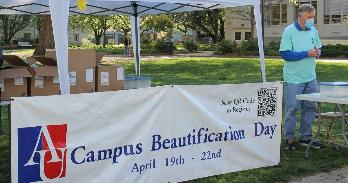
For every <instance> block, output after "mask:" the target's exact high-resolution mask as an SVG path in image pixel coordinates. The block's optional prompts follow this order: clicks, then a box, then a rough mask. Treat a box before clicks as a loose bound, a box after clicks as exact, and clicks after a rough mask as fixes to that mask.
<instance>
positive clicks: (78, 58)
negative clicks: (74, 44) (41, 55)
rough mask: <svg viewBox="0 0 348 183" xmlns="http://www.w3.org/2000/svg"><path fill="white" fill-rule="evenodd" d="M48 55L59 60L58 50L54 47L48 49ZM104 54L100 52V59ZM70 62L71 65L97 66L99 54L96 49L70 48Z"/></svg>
mask: <svg viewBox="0 0 348 183" xmlns="http://www.w3.org/2000/svg"><path fill="white" fill-rule="evenodd" d="M45 56H46V57H50V58H53V59H54V60H57V57H56V51H55V50H52V49H48V50H46V54H45ZM102 58H103V56H101V55H99V54H98V59H100V60H101V59H102ZM68 62H69V68H70V67H81V66H83V67H85V66H88V67H96V66H97V62H98V61H97V54H96V52H95V50H94V49H69V50H68Z"/></svg>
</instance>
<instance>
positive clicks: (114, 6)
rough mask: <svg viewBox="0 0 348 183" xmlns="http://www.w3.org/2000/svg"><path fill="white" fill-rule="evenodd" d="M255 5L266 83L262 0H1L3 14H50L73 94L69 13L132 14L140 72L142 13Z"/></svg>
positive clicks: (66, 87) (65, 88) (66, 88)
mask: <svg viewBox="0 0 348 183" xmlns="http://www.w3.org/2000/svg"><path fill="white" fill-rule="evenodd" d="M245 5H253V6H254V14H255V20H256V29H257V37H258V45H259V53H260V65H261V73H262V80H263V82H266V69H265V61H264V50H263V38H262V25H261V11H260V9H261V8H260V1H259V0H137V1H130V0H87V9H86V10H85V11H80V10H79V9H78V8H77V6H76V0H0V14H29V15H43V14H51V19H52V26H53V34H54V41H55V47H56V54H57V62H58V74H59V81H60V89H61V94H62V95H64V94H69V93H70V83H69V73H68V17H69V13H70V14H86V15H116V14H118V15H129V16H130V17H131V24H132V25H131V28H132V41H133V43H134V46H133V49H134V57H135V63H136V64H135V66H136V73H137V75H140V59H141V58H140V19H139V17H140V16H143V15H151V14H161V13H177V12H188V11H200V10H209V9H217V8H228V7H235V6H245Z"/></svg>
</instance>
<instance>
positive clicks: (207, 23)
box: [173, 9, 225, 43]
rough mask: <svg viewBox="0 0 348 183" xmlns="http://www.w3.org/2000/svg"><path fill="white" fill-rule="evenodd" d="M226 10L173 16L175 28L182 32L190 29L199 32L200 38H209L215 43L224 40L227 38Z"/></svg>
mask: <svg viewBox="0 0 348 183" xmlns="http://www.w3.org/2000/svg"><path fill="white" fill-rule="evenodd" d="M224 17H225V13H224V10H221V9H214V10H205V11H195V12H188V13H177V14H173V19H174V22H175V27H176V28H177V29H179V30H181V31H182V32H187V31H188V30H189V29H191V30H194V31H197V33H198V36H199V37H202V36H209V37H211V38H212V39H213V42H214V43H217V42H219V41H220V40H223V39H224V36H225V28H224V27H225V18H224Z"/></svg>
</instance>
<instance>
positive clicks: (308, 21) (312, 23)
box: [306, 18, 314, 28]
mask: <svg viewBox="0 0 348 183" xmlns="http://www.w3.org/2000/svg"><path fill="white" fill-rule="evenodd" d="M313 26H314V18H312V19H307V20H306V27H307V28H311V27H313Z"/></svg>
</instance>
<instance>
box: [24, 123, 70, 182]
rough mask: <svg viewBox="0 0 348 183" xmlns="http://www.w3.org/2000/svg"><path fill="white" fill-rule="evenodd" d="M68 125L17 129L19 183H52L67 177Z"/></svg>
mask: <svg viewBox="0 0 348 183" xmlns="http://www.w3.org/2000/svg"><path fill="white" fill-rule="evenodd" d="M66 134H67V125H66V124H63V125H48V126H37V127H28V128H19V129H18V182H20V183H27V182H37V181H43V182H49V181H52V180H56V179H60V178H63V177H65V175H66V151H67V146H66Z"/></svg>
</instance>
